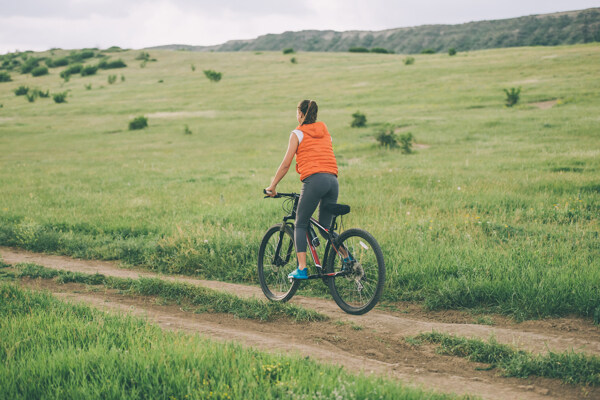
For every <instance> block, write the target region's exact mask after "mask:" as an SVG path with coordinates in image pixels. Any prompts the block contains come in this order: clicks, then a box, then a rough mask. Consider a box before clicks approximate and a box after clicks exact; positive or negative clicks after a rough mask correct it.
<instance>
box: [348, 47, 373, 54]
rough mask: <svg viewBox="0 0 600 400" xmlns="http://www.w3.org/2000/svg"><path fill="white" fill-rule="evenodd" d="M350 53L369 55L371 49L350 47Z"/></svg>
mask: <svg viewBox="0 0 600 400" xmlns="http://www.w3.org/2000/svg"><path fill="white" fill-rule="evenodd" d="M348 51H349V52H350V53H368V52H369V49H367V48H366V47H350V48H349V49H348Z"/></svg>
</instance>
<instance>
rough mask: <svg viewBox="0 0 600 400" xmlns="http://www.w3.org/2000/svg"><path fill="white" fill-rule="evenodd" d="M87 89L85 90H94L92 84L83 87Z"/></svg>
mask: <svg viewBox="0 0 600 400" xmlns="http://www.w3.org/2000/svg"><path fill="white" fill-rule="evenodd" d="M83 86H84V87H85V90H92V84H91V83H88V84H87V85H83Z"/></svg>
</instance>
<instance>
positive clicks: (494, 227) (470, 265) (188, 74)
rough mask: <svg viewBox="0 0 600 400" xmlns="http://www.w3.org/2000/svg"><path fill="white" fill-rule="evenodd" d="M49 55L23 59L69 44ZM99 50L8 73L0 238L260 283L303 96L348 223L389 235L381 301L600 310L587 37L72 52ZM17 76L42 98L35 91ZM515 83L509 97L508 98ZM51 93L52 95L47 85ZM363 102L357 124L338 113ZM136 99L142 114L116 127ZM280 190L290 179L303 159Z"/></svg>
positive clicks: (592, 68)
mask: <svg viewBox="0 0 600 400" xmlns="http://www.w3.org/2000/svg"><path fill="white" fill-rule="evenodd" d="M52 53H53V54H51V52H46V53H38V54H33V55H32V54H29V55H26V57H25V58H27V57H34V56H35V57H50V58H52V59H57V58H61V57H65V56H69V53H68V52H64V51H60V50H55V51H52ZM99 53H102V54H99ZM103 54H104V55H108V56H111V57H112V58H111V60H114V59H116V58H120V59H122V61H123V62H124V63H125V64H126V65H127V67H126V68H120V69H112V70H105V69H99V70H98V71H97V72H96V73H95V74H93V75H89V76H81V75H80V74H73V75H71V76H70V78H69V79H68V81H65V79H62V78H61V77H60V73H61V72H62V71H64V70H65V69H66V68H68V67H67V66H63V67H56V68H50V69H49V74H47V75H42V76H39V77H32V76H31V75H30V74H19V73H16V72H14V71H13V72H12V73H11V79H12V80H11V81H9V82H2V83H0V104H1V105H2V107H1V108H0V148H1V149H2V157H0V183H1V185H2V191H0V245H10V246H18V247H22V248H27V249H32V250H36V251H47V252H56V253H61V254H70V255H74V256H79V257H87V258H103V259H120V260H123V261H124V262H127V263H130V264H136V265H141V266H145V267H146V268H150V269H154V270H161V271H164V272H182V273H188V274H192V275H198V276H202V277H207V278H212V279H223V280H231V281H241V282H247V283H253V282H256V273H255V264H256V255H257V251H258V245H259V242H260V239H261V237H262V234H263V233H264V232H265V230H266V229H267V228H268V227H269V226H270V225H272V224H273V223H276V222H278V221H279V220H280V218H281V215H282V211H281V203H280V202H278V201H276V200H264V199H263V198H262V195H261V191H262V188H263V187H266V186H267V185H268V184H269V182H270V180H271V177H272V176H273V174H274V172H275V170H276V168H277V166H278V165H279V162H280V161H281V158H282V157H283V153H284V151H285V147H286V144H287V140H288V137H289V132H290V131H291V130H292V129H294V128H295V126H296V121H295V107H296V104H297V103H298V101H299V100H301V99H303V98H311V99H315V100H316V101H317V102H318V103H319V108H320V114H319V117H320V119H322V120H323V121H325V122H326V123H327V125H328V126H329V129H330V131H331V132H332V135H333V138H334V146H335V147H334V150H335V153H336V156H337V158H338V162H339V165H340V189H341V191H340V202H344V203H348V204H350V205H351V206H352V210H353V211H352V213H351V214H350V215H349V216H348V217H345V218H344V227H346V228H349V227H355V226H356V227H363V228H365V229H367V230H369V231H371V232H372V233H373V234H374V235H375V237H377V238H378V240H379V241H380V243H381V245H382V247H383V249H384V255H385V258H386V264H387V267H388V276H387V285H386V288H385V292H384V298H385V300H387V301H395V300H413V301H419V302H422V303H423V304H426V305H427V306H429V307H432V308H462V307H468V308H480V307H484V308H488V309H492V310H495V311H498V312H504V313H508V314H512V315H515V316H517V317H524V318H534V317H541V316H547V315H566V314H577V315H581V316H587V317H590V318H592V317H593V315H594V313H595V312H599V313H600V311H598V310H599V307H600V290H599V286H598V285H599V282H600V264H599V262H600V261H599V260H600V257H599V255H600V254H599V253H600V248H599V245H598V243H600V241H599V240H598V235H599V232H600V227H599V225H598V215H600V213H599V212H600V181H599V179H598V176H599V174H598V171H599V170H600V154H599V149H600V137H599V136H598V122H599V120H598V112H597V111H598V108H599V106H600V81H598V79H597V66H598V65H600V47H598V46H597V45H596V44H588V45H576V46H563V47H530V48H513V49H499V50H485V51H477V52H469V53H468V54H466V53H459V54H458V55H457V56H455V57H449V56H447V55H417V56H415V62H414V64H412V65H405V63H404V62H403V60H404V57H403V56H399V55H385V54H351V53H301V54H296V55H295V57H296V59H297V64H293V63H291V62H290V56H286V55H282V54H281V52H262V53H260V52H259V53H253V52H239V53H234V52H229V53H228V52H222V53H202V52H172V51H151V52H150V54H149V55H147V56H145V55H143V54H142V56H140V55H141V52H140V51H128V52H120V53H118V54H115V53H106V52H99V51H94V56H93V57H92V58H86V59H85V60H84V61H83V62H84V65H92V66H93V65H97V64H98V62H99V61H101V60H104V59H105V58H98V56H99V55H100V56H102V55H103ZM16 57H18V58H21V59H22V58H23V57H22V55H18V56H16ZM152 59H155V60H156V61H149V60H152ZM208 69H212V70H215V71H219V72H222V73H223V78H222V80H221V81H220V82H218V83H215V82H211V81H209V80H208V79H206V77H205V76H204V74H203V73H202V71H203V70H208ZM111 75H113V76H116V79H114V82H113V83H112V84H110V83H108V81H109V76H111ZM20 86H27V87H28V88H29V89H31V90H33V89H34V88H38V89H39V90H40V91H41V92H46V91H48V92H49V97H48V98H40V97H38V98H34V101H33V102H29V101H27V100H26V99H25V97H24V96H15V93H14V90H16V89H17V88H18V87H20ZM512 87H515V88H516V87H521V99H520V102H519V103H518V104H517V105H516V106H514V107H511V108H509V107H506V106H505V105H504V102H505V94H504V92H503V89H506V88H512ZM64 92H66V93H67V97H66V100H67V101H66V103H60V104H59V103H55V102H54V101H53V100H52V95H53V94H55V93H64ZM539 102H544V103H543V104H540V105H536V103H539ZM549 106H552V107H551V108H548V107H549ZM357 110H360V111H361V112H363V113H365V114H366V116H367V127H366V128H350V122H351V114H352V113H354V112H356V111H357ZM142 115H143V116H145V117H147V118H148V125H149V126H148V128H146V129H144V130H136V131H130V130H128V124H129V122H130V121H131V120H132V119H133V118H135V117H138V116H142ZM386 124H393V125H394V126H395V127H396V129H397V132H398V134H403V133H407V132H410V133H412V134H413V135H414V136H415V138H416V141H417V143H418V144H419V145H420V146H417V147H416V152H415V153H414V154H411V155H403V154H402V153H401V152H399V151H395V150H385V149H381V148H379V147H378V146H377V144H376V142H375V140H374V138H373V136H374V134H375V133H377V132H378V130H380V129H381V128H383V127H384V126H385V125H386ZM186 132H187V133H186ZM280 190H282V191H299V190H300V182H299V181H298V178H297V176H295V175H294V173H292V172H290V173H289V175H288V176H287V177H286V178H285V179H284V180H283V182H282V183H281V184H280ZM306 287H307V288H312V290H314V291H319V290H321V289H323V285H307V286H306ZM303 290H308V289H303Z"/></svg>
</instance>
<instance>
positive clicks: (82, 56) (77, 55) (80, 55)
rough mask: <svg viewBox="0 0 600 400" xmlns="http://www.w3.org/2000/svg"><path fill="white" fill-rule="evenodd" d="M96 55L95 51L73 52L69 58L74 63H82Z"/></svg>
mask: <svg viewBox="0 0 600 400" xmlns="http://www.w3.org/2000/svg"><path fill="white" fill-rule="evenodd" d="M95 55H96V53H94V51H93V50H81V51H75V50H74V51H72V52H71V54H69V58H70V59H71V60H73V61H74V62H82V61H83V60H87V59H88V58H93V57H94V56H95Z"/></svg>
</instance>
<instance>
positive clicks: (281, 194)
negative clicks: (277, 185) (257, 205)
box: [263, 189, 300, 199]
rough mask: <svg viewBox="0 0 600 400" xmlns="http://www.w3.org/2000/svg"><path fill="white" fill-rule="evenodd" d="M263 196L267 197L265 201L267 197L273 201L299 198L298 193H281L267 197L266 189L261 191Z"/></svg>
mask: <svg viewBox="0 0 600 400" xmlns="http://www.w3.org/2000/svg"><path fill="white" fill-rule="evenodd" d="M263 194H266V195H267V196H265V199H266V198H269V197H272V198H274V199H278V198H280V197H291V198H295V197H300V195H299V194H298V193H282V192H277V194H276V195H275V196H269V194H268V193H267V189H263Z"/></svg>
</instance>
